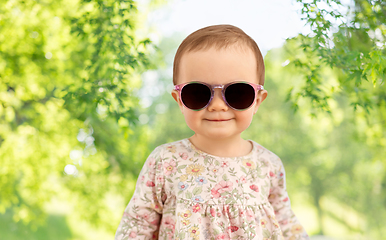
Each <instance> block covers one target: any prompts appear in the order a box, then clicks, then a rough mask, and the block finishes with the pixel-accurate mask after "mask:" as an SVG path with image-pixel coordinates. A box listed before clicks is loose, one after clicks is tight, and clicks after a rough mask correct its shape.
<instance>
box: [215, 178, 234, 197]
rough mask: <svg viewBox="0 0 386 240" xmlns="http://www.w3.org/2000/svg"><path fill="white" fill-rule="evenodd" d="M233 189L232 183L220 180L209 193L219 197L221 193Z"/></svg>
mask: <svg viewBox="0 0 386 240" xmlns="http://www.w3.org/2000/svg"><path fill="white" fill-rule="evenodd" d="M232 189H233V183H232V182H230V181H221V182H219V183H218V184H216V185H215V186H214V188H212V190H211V193H212V195H213V197H214V198H219V197H220V196H221V193H223V192H229V191H232Z"/></svg>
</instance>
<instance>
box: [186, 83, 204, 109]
mask: <svg viewBox="0 0 386 240" xmlns="http://www.w3.org/2000/svg"><path fill="white" fill-rule="evenodd" d="M210 97H211V91H210V89H209V87H207V86H205V85H204V84H201V83H190V84H188V85H185V86H184V87H183V88H182V90H181V99H182V102H183V103H184V105H185V106H186V107H188V108H190V109H192V110H199V109H201V108H203V107H205V106H206V105H207V104H208V102H209V100H210Z"/></svg>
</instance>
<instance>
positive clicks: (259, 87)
mask: <svg viewBox="0 0 386 240" xmlns="http://www.w3.org/2000/svg"><path fill="white" fill-rule="evenodd" d="M192 83H200V84H203V85H205V86H207V87H208V88H209V89H210V91H211V96H210V99H209V101H208V103H207V104H206V105H205V106H204V107H202V108H200V109H191V108H189V107H187V106H186V105H185V104H184V102H183V101H182V98H181V91H182V89H183V88H184V87H185V86H186V85H189V84H192ZM236 83H244V84H248V85H250V86H252V87H253V89H254V90H255V98H254V99H253V102H255V101H256V96H257V91H260V90H264V87H263V85H259V84H255V83H250V82H245V81H235V82H230V83H227V84H215V85H210V84H207V83H204V82H200V81H192V82H187V83H181V84H178V85H175V86H174V88H173V89H174V90H176V91H177V92H178V95H179V98H180V99H181V102H182V104H183V105H184V106H185V107H186V108H188V109H190V110H193V111H201V110H202V109H205V108H206V107H208V105H209V104H210V103H211V102H212V100H213V96H214V90H215V89H216V88H219V89H221V96H222V99H223V101H224V102H225V103H226V105H228V107H230V108H232V109H234V110H237V111H244V110H247V109H248V108H250V107H251V106H252V105H253V103H252V104H251V106H249V107H247V108H245V109H237V108H234V107H232V106H231V105H229V103H228V102H227V100H226V99H225V95H224V93H225V89H226V88H227V87H228V86H230V85H232V84H236Z"/></svg>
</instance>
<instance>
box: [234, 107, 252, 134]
mask: <svg viewBox="0 0 386 240" xmlns="http://www.w3.org/2000/svg"><path fill="white" fill-rule="evenodd" d="M253 111H254V109H252V108H250V109H248V110H245V111H242V112H238V113H237V119H238V123H239V126H240V127H241V128H244V129H247V128H248V127H249V125H251V123H252V119H253Z"/></svg>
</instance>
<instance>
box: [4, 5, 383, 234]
mask: <svg viewBox="0 0 386 240" xmlns="http://www.w3.org/2000/svg"><path fill="white" fill-rule="evenodd" d="M297 2H299V3H300V4H302V6H303V8H302V14H303V16H304V17H305V20H306V21H307V22H308V24H309V25H310V26H311V29H312V33H311V34H309V35H307V36H305V35H299V36H297V37H295V38H293V39H288V40H287V42H286V43H285V45H284V46H283V47H282V48H280V49H273V50H271V51H269V52H268V54H267V55H266V57H265V63H266V78H267V79H266V84H265V88H266V89H268V93H269V96H268V98H267V100H266V101H264V103H263V104H262V106H261V108H260V109H259V112H258V113H257V114H256V116H255V119H254V121H253V123H252V125H251V126H250V128H249V129H248V130H247V131H246V132H245V133H244V137H245V138H248V139H253V140H255V141H257V142H259V143H261V144H262V145H264V146H265V147H267V148H268V149H270V150H272V151H273V152H275V153H276V154H277V155H279V156H280V157H281V158H282V160H283V162H284V165H285V167H286V171H287V178H288V179H287V181H288V188H289V192H290V197H291V199H292V203H293V206H294V209H295V212H296V213H297V215H298V216H299V218H300V219H301V221H302V222H303V223H304V225H305V227H306V229H307V231H308V232H309V233H310V234H311V235H316V234H321V235H328V236H333V237H335V238H337V239H382V237H383V236H384V235H385V234H386V232H385V228H384V225H385V223H386V222H385V216H386V209H385V205H386V193H385V187H386V169H385V157H384V156H385V154H386V153H385V145H386V138H385V114H386V109H385V98H386V97H385V96H386V94H385V85H384V79H385V73H386V70H385V69H386V57H385V56H386V54H385V39H386V38H385V35H386V17H385V16H386V15H385V14H383V13H384V12H386V6H385V4H384V3H383V2H382V1H370V0H368V1H366V0H355V1H352V2H351V5H350V6H348V5H343V4H341V3H340V1H338V0H335V1H330V0H321V1H316V0H314V1H302V0H298V1H297ZM154 3H156V1H153V2H152V4H154ZM157 3H158V2H157ZM144 14H145V12H139V11H138V10H137V3H136V2H134V1H131V0H115V1H113V0H108V1H99V0H68V1H62V0H55V1H54V0H40V1H32V0H30V1H18V0H12V1H11V0H7V1H2V2H1V3H0V239H10V240H12V239H106V238H112V236H113V234H114V232H115V230H116V227H117V226H118V223H119V220H120V217H121V215H122V212H123V209H124V207H125V205H126V204H127V202H128V201H129V199H130V197H131V194H132V192H133V189H134V187H135V181H136V176H137V174H138V173H139V171H140V169H141V167H142V164H143V162H144V160H145V159H146V157H147V155H148V154H149V153H150V151H152V150H153V149H154V147H156V146H158V145H160V144H163V143H165V142H170V141H175V140H178V139H181V138H184V137H189V136H190V135H191V134H192V132H191V130H190V129H188V128H187V126H186V124H185V122H184V119H183V116H182V115H181V114H180V112H179V109H178V107H177V105H176V104H175V103H174V102H173V99H172V97H171V96H170V90H171V89H172V84H171V83H172V81H171V75H170V71H169V70H170V69H169V68H170V66H171V64H172V57H173V54H174V52H175V50H176V48H177V46H178V44H179V43H180V42H181V40H182V39H183V38H184V37H185V36H181V35H178V34H176V35H174V36H172V37H170V38H165V39H163V40H162V41H161V42H160V43H159V44H158V46H154V44H152V43H151V42H150V40H149V39H148V38H147V37H146V36H147V30H146V29H145V28H144V26H142V25H141V22H142V20H143V18H144V17H145V15H144ZM157 49H158V50H159V51H157ZM159 53H162V55H163V56H164V59H161V58H160V56H159ZM156 66H157V68H156ZM162 66H163V67H162ZM144 100H146V101H144ZM145 102H147V104H145ZM143 106H144V107H143ZM58 233H59V234H58Z"/></svg>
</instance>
